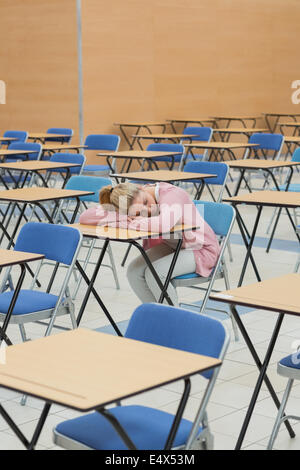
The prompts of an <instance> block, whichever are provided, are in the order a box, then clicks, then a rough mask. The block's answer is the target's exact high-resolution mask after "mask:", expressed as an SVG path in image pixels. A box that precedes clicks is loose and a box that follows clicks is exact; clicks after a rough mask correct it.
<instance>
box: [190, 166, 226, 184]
mask: <svg viewBox="0 0 300 470" xmlns="http://www.w3.org/2000/svg"><path fill="white" fill-rule="evenodd" d="M228 170H229V167H228V165H226V163H223V162H188V163H187V164H186V165H185V167H184V169H183V171H186V172H190V173H207V174H209V175H217V176H216V177H215V178H205V179H204V180H203V181H204V182H205V183H207V184H217V185H221V186H222V185H223V184H224V183H225V181H226V178H227V175H228ZM191 181H193V182H195V183H199V180H191Z"/></svg>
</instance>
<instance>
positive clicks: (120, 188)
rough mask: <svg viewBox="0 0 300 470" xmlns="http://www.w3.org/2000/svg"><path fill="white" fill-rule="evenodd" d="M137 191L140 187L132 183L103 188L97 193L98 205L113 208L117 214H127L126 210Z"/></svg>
mask: <svg viewBox="0 0 300 470" xmlns="http://www.w3.org/2000/svg"><path fill="white" fill-rule="evenodd" d="M139 191H140V187H139V186H137V185H136V184H133V183H120V184H118V185H117V186H105V187H104V188H102V189H101V190H100V193H99V200H100V204H101V205H104V206H108V205H109V206H113V207H114V209H115V210H117V211H118V212H121V213H123V214H124V213H125V214H128V209H129V207H130V206H131V205H132V202H133V200H134V198H135V197H136V195H137V194H138V192H139ZM110 210H111V208H110Z"/></svg>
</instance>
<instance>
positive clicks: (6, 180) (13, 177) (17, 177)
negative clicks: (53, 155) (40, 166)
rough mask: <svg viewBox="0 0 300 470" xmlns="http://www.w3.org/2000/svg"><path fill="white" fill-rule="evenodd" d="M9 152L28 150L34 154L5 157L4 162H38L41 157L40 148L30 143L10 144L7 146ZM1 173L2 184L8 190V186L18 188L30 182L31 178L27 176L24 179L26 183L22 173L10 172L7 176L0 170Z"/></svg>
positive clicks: (36, 144) (38, 145) (39, 145)
mask: <svg viewBox="0 0 300 470" xmlns="http://www.w3.org/2000/svg"><path fill="white" fill-rule="evenodd" d="M8 149H9V150H18V151H19V150H24V151H26V150H29V151H32V152H34V153H28V154H26V153H24V154H21V153H20V154H18V155H6V157H5V160H6V162H7V163H8V162H16V161H25V160H40V158H41V155H42V146H41V144H38V143H30V142H12V143H11V144H10V145H9V146H8ZM1 172H2V182H3V184H4V185H5V187H6V189H8V188H9V184H10V183H13V185H14V187H18V186H19V185H20V184H21V183H22V184H23V183H24V184H25V182H26V181H28V182H29V181H31V178H32V176H30V175H28V176H27V177H26V181H24V179H25V176H24V173H23V172H20V171H18V172H14V171H10V175H8V174H7V172H6V171H4V170H1Z"/></svg>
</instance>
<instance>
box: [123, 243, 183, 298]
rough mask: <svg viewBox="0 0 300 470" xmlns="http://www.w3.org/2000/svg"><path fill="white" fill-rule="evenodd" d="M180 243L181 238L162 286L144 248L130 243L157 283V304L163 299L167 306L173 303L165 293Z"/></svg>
mask: <svg viewBox="0 0 300 470" xmlns="http://www.w3.org/2000/svg"><path fill="white" fill-rule="evenodd" d="M182 242H183V240H182V238H181V239H179V240H178V243H177V247H176V250H175V253H174V256H173V259H172V262H171V265H170V269H169V271H168V274H167V277H166V281H165V283H164V284H163V283H162V281H161V279H160V277H159V276H158V275H157V272H156V271H155V269H154V267H153V264H152V263H151V261H150V259H149V257H148V255H147V253H146V251H145V250H144V248H143V247H142V246H141V245H140V244H139V243H137V242H136V241H134V240H133V241H132V242H131V243H132V244H133V245H134V246H135V247H136V248H138V250H139V251H140V253H141V255H142V256H143V258H144V260H145V261H146V264H147V266H148V268H149V269H150V271H151V273H152V275H153V277H154V279H155V280H156V282H157V284H158V286H159V288H160V290H161V295H160V298H159V301H158V302H159V303H162V302H163V301H164V298H166V300H167V302H168V304H169V305H173V302H172V300H171V298H170V296H169V294H168V292H167V289H168V286H169V283H170V280H171V277H172V274H173V270H174V267H175V264H176V261H177V258H178V255H179V252H180V249H181V246H182Z"/></svg>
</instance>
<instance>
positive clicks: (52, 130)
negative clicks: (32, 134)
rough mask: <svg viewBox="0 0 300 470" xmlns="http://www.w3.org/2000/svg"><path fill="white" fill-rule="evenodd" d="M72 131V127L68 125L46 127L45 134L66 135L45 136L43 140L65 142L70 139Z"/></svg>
mask: <svg viewBox="0 0 300 470" xmlns="http://www.w3.org/2000/svg"><path fill="white" fill-rule="evenodd" d="M73 133H74V132H73V129H69V128H68V127H50V128H49V129H47V134H66V135H67V136H68V137H60V138H58V137H47V138H46V139H45V142H62V143H64V144H67V143H69V142H70V141H71V139H72V136H73Z"/></svg>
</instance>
